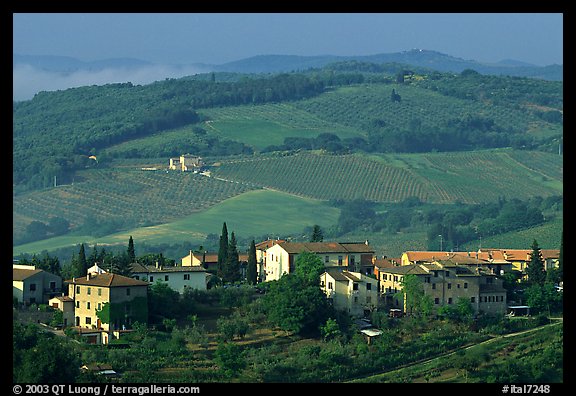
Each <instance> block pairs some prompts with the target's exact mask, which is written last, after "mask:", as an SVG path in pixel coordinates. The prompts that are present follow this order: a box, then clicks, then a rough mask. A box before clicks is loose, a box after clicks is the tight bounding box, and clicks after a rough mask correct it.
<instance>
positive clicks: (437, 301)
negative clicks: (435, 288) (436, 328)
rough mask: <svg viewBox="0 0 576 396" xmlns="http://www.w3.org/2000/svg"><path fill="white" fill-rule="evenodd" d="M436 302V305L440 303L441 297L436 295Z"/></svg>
mask: <svg viewBox="0 0 576 396" xmlns="http://www.w3.org/2000/svg"><path fill="white" fill-rule="evenodd" d="M434 304H436V305H438V304H440V299H439V298H438V297H436V298H435V299H434Z"/></svg>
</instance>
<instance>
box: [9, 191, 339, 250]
mask: <svg viewBox="0 0 576 396" xmlns="http://www.w3.org/2000/svg"><path fill="white" fill-rule="evenodd" d="M339 214H340V210H339V209H336V208H333V207H330V206H328V205H326V204H325V203H324V202H322V201H318V200H313V199H308V198H300V197H295V196H293V195H290V194H287V193H282V192H277V191H271V190H255V191H249V192H246V193H243V194H240V195H237V196H235V197H233V198H230V199H227V200H225V201H223V202H221V203H219V204H217V205H215V206H213V207H211V208H210V209H208V210H206V211H202V212H198V213H194V214H192V215H189V216H186V217H184V218H182V219H181V220H177V221H174V222H172V223H166V224H160V225H156V226H149V227H141V228H134V229H130V230H127V231H122V232H118V233H114V234H110V235H106V236H103V237H100V238H95V237H92V236H86V235H77V236H76V235H67V236H60V237H55V238H50V239H46V240H43V241H37V242H32V243H28V244H24V245H20V246H15V247H14V248H13V250H12V253H13V255H14V256H18V255H19V254H21V253H30V254H33V253H40V252H42V251H43V250H48V251H50V250H52V249H57V248H61V247H66V246H74V245H77V244H80V243H82V242H84V243H87V244H89V245H92V244H94V243H97V244H98V245H99V246H103V245H109V244H126V241H127V240H128V239H129V237H130V235H131V236H132V238H133V239H134V240H135V241H138V242H146V243H150V244H161V243H168V244H172V243H176V242H181V241H186V242H189V243H191V244H198V243H200V244H201V243H203V242H204V240H205V239H206V236H207V235H208V234H211V233H213V234H217V235H219V234H220V232H221V231H222V223H223V222H226V226H227V228H228V232H229V233H231V232H234V233H235V234H236V235H238V236H243V237H248V236H254V237H259V236H262V235H266V234H267V235H270V236H271V237H273V236H282V235H290V234H293V235H294V234H299V233H301V232H302V231H303V230H304V228H305V227H307V226H313V225H314V224H318V225H320V226H321V227H322V228H328V227H329V226H331V225H333V224H336V222H337V221H338V216H339Z"/></svg>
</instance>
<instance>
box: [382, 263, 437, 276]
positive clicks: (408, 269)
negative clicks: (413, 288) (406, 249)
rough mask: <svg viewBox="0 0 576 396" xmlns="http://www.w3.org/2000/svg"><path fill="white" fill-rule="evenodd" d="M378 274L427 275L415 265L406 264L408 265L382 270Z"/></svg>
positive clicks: (426, 272)
mask: <svg viewBox="0 0 576 396" xmlns="http://www.w3.org/2000/svg"><path fill="white" fill-rule="evenodd" d="M380 272H382V273H385V274H397V275H406V274H414V275H427V274H429V272H428V271H426V270H425V269H423V268H421V267H420V266H419V265H417V264H408V265H401V266H397V267H394V268H384V269H382V270H380Z"/></svg>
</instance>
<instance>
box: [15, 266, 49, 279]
mask: <svg viewBox="0 0 576 396" xmlns="http://www.w3.org/2000/svg"><path fill="white" fill-rule="evenodd" d="M41 272H44V271H42V270H40V269H35V270H27V269H20V268H12V280H13V281H23V280H24V279H27V278H30V277H31V276H34V275H36V274H39V273H41Z"/></svg>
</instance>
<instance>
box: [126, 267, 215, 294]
mask: <svg viewBox="0 0 576 396" xmlns="http://www.w3.org/2000/svg"><path fill="white" fill-rule="evenodd" d="M209 276H210V274H209V273H208V272H207V271H206V269H205V268H204V267H201V266H174V267H173V266H170V267H169V266H160V265H158V264H157V265H142V264H132V277H133V278H135V279H138V280H143V281H146V282H149V283H150V284H153V283H154V282H158V281H161V282H166V283H167V284H168V286H169V287H170V288H171V289H173V290H176V291H178V292H179V293H184V290H185V289H186V288H192V289H197V290H206V289H207V286H206V285H207V282H208V277H209Z"/></svg>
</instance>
